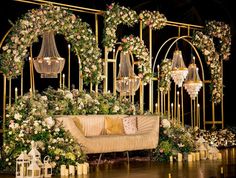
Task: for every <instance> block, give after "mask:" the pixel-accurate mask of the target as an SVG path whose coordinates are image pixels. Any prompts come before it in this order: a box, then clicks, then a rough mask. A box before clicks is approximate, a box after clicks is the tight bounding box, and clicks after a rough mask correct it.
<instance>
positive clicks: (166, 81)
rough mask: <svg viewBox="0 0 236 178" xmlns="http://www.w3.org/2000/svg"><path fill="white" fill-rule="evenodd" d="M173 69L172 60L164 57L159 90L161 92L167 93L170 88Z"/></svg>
mask: <svg viewBox="0 0 236 178" xmlns="http://www.w3.org/2000/svg"><path fill="white" fill-rule="evenodd" d="M171 70H172V61H171V60H169V59H164V60H163V61H162V62H161V65H160V83H159V90H160V91H161V92H164V93H167V92H168V90H169V88H170V83H171Z"/></svg>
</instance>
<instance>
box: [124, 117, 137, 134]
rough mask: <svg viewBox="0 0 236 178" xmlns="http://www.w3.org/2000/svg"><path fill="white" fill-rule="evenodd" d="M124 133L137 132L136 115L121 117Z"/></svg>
mask: <svg viewBox="0 0 236 178" xmlns="http://www.w3.org/2000/svg"><path fill="white" fill-rule="evenodd" d="M123 125H124V131H125V134H135V133H136V132H137V130H138V129H137V117H136V116H129V117H125V118H123Z"/></svg>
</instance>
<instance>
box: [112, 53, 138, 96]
mask: <svg viewBox="0 0 236 178" xmlns="http://www.w3.org/2000/svg"><path fill="white" fill-rule="evenodd" d="M139 82H140V78H139V77H138V76H137V75H136V74H135V73H134V69H133V67H132V66H131V62H130V55H129V53H128V52H126V53H124V52H123V51H121V53H120V64H119V72H118V76H117V80H116V89H117V91H118V92H120V95H121V96H130V95H134V94H135V92H136V91H137V90H138V88H139V85H140V83H139Z"/></svg>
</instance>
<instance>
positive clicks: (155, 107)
mask: <svg viewBox="0 0 236 178" xmlns="http://www.w3.org/2000/svg"><path fill="white" fill-rule="evenodd" d="M155 112H156V114H157V103H156V104H155Z"/></svg>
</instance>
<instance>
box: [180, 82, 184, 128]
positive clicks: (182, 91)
mask: <svg viewBox="0 0 236 178" xmlns="http://www.w3.org/2000/svg"><path fill="white" fill-rule="evenodd" d="M181 109H182V110H181V112H182V113H181V114H182V126H184V89H183V86H182V87H181Z"/></svg>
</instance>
